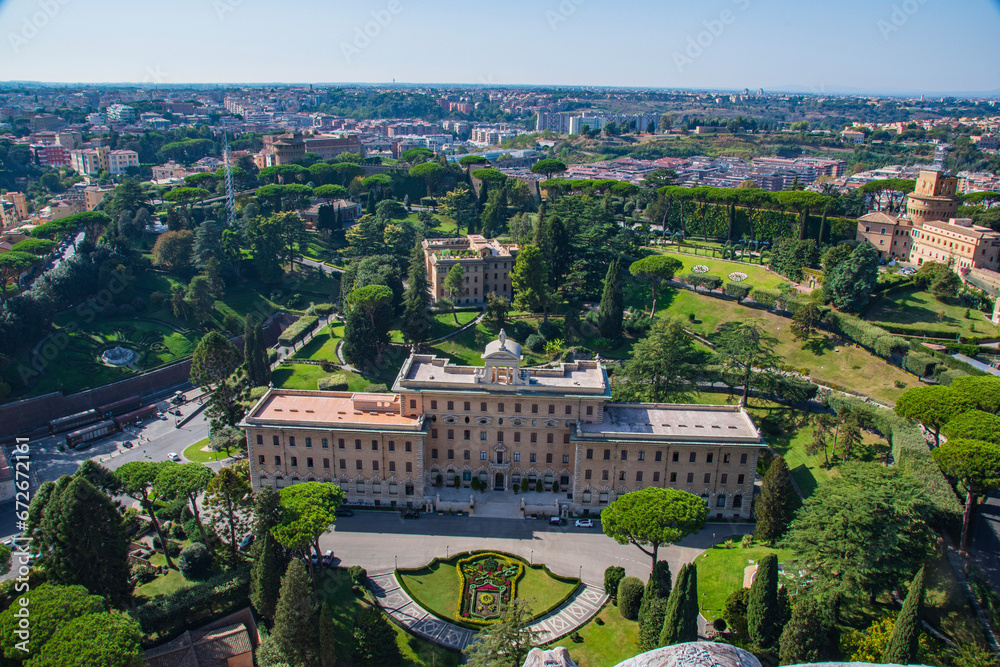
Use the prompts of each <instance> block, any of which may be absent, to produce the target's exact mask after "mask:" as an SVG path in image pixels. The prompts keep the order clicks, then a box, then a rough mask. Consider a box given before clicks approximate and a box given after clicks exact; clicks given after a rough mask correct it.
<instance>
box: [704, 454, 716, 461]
mask: <svg viewBox="0 0 1000 667" xmlns="http://www.w3.org/2000/svg"><path fill="white" fill-rule="evenodd" d="M714 458H715V454H713V453H712V452H709V453H708V454H705V463H711V462H712V459H714Z"/></svg>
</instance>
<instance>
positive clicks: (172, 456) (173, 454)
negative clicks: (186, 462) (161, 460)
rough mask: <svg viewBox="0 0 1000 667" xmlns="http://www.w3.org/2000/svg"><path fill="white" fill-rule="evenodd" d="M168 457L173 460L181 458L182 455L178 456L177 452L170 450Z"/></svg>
mask: <svg viewBox="0 0 1000 667" xmlns="http://www.w3.org/2000/svg"><path fill="white" fill-rule="evenodd" d="M167 458H168V459H170V460H171V461H180V460H181V457H179V456H177V452H170V453H169V454H167Z"/></svg>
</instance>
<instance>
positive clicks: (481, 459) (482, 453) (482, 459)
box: [479, 449, 486, 461]
mask: <svg viewBox="0 0 1000 667" xmlns="http://www.w3.org/2000/svg"><path fill="white" fill-rule="evenodd" d="M479 460H480V461H485V460H486V450H485V449H484V450H482V451H480V452H479Z"/></svg>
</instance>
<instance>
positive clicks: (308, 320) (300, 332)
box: [278, 315, 319, 347]
mask: <svg viewBox="0 0 1000 667" xmlns="http://www.w3.org/2000/svg"><path fill="white" fill-rule="evenodd" d="M317 324H319V318H318V317H316V316H314V315H304V316H303V317H300V318H299V319H297V320H295V322H293V323H292V325H291V326H290V327H288V328H287V329H285V330H284V331H283V332H281V335H280V336H278V344H279V345H284V346H286V347H290V346H292V345H295V343H297V342H299V341H300V340H302V339H303V338H304V337H305V335H306V334H307V333H309V332H310V331H312V330H313V329H315V328H316V325H317Z"/></svg>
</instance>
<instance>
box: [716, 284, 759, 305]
mask: <svg viewBox="0 0 1000 667" xmlns="http://www.w3.org/2000/svg"><path fill="white" fill-rule="evenodd" d="M752 289H753V285H749V284H747V283H744V282H739V283H726V286H725V287H723V288H722V291H723V292H725V293H726V294H727V295H729V296H732V297H735V298H736V299H738V300H739V301H742V300H743V299H745V298H747V297H748V296H749V295H750V291H751V290H752Z"/></svg>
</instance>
